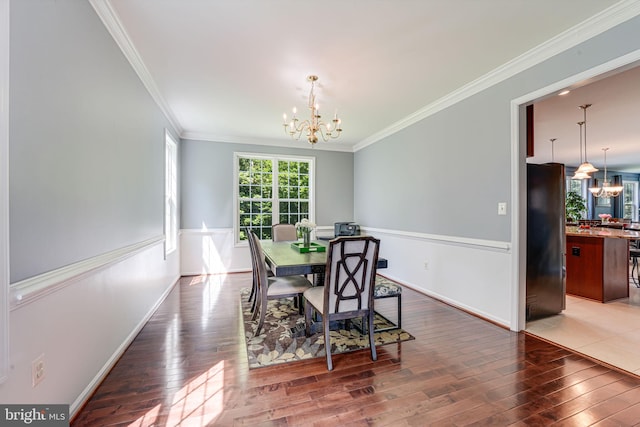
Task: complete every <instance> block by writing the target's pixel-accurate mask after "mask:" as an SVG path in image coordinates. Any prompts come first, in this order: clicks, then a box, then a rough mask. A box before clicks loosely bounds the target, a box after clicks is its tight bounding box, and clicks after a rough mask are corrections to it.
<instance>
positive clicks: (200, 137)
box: [180, 131, 353, 153]
mask: <svg viewBox="0 0 640 427" xmlns="http://www.w3.org/2000/svg"><path fill="white" fill-rule="evenodd" d="M180 137H181V139H192V140H197V141H209V142H225V143H229V144H251V145H266V146H269V147H285V148H296V149H302V150H321V151H342V152H347V153H353V146H352V145H349V144H341V143H339V142H318V143H316V145H315V146H311V145H309V144H308V143H307V142H306V141H302V140H300V141H295V140H290V139H284V138H283V139H265V138H261V139H258V138H249V137H238V136H228V135H213V134H209V133H201V132H189V131H185V132H183V134H182V135H181V136H180Z"/></svg>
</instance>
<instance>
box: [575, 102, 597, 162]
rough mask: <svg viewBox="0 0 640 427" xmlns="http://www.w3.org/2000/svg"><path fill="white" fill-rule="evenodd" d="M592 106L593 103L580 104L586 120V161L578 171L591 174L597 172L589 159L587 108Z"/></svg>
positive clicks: (584, 121)
mask: <svg viewBox="0 0 640 427" xmlns="http://www.w3.org/2000/svg"><path fill="white" fill-rule="evenodd" d="M589 107H591V104H584V105H580V106H579V107H578V108H582V112H583V114H584V120H583V121H582V123H583V124H584V162H583V163H582V164H580V166H579V167H578V170H577V172H584V173H586V174H590V173H593V172H597V171H598V169H596V168H595V167H594V166H593V165H592V164H591V163H589V160H587V108H589Z"/></svg>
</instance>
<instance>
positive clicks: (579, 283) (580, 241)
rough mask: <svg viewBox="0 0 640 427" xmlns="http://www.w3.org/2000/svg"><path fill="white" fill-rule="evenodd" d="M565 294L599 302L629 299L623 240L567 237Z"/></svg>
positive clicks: (627, 248)
mask: <svg viewBox="0 0 640 427" xmlns="http://www.w3.org/2000/svg"><path fill="white" fill-rule="evenodd" d="M566 265H567V280H566V286H567V293H568V294H571V295H576V296H580V297H584V298H590V299H593V300H596V301H600V302H607V301H611V300H614V299H619V298H626V297H628V296H629V243H628V240H627V239H624V238H607V237H597V236H592V235H589V236H575V235H567V254H566Z"/></svg>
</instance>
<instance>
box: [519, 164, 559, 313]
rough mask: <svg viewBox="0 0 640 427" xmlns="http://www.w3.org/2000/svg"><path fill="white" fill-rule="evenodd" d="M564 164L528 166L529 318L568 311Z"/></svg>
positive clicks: (527, 308)
mask: <svg viewBox="0 0 640 427" xmlns="http://www.w3.org/2000/svg"><path fill="white" fill-rule="evenodd" d="M565 185H566V184H565V175H564V165H562V164H559V163H546V164H543V165H536V164H527V285H526V289H527V299H526V319H527V320H534V319H539V318H542V317H547V316H551V315H554V314H558V313H560V312H561V311H562V310H564V309H565V275H566V274H565V272H566V270H565V251H566V243H565V213H564V209H565Z"/></svg>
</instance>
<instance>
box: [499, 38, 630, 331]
mask: <svg viewBox="0 0 640 427" xmlns="http://www.w3.org/2000/svg"><path fill="white" fill-rule="evenodd" d="M637 61H640V49H639V50H635V51H633V52H630V53H628V54H626V55H623V56H620V57H618V58H615V59H613V60H611V61H608V62H605V63H603V64H600V65H598V66H596V67H593V68H590V69H588V70H586V71H583V72H581V73H578V74H575V75H573V76H570V77H567V78H566V79H563V80H560V81H557V82H555V83H553V84H551V85H548V86H546V87H543V88H541V89H538V90H536V91H534V92H531V93H528V94H526V95H523V96H521V97H519V98H516V99H513V100H512V101H511V200H512V202H511V203H512V205H513V206H514V207H515V206H517V209H512V214H511V236H512V242H511V243H512V248H513V249H512V250H513V257H512V258H511V263H512V264H511V269H512V276H511V280H512V284H511V289H512V290H513V294H512V299H511V325H512V327H511V329H512V330H514V331H521V330H524V329H525V326H526V320H525V300H526V274H525V273H526V265H527V264H526V262H527V261H526V255H527V254H526V250H525V248H526V243H527V242H526V215H527V210H526V198H524V200H521V199H522V197H520V195H522V194H526V179H524V169H525V164H526V158H525V157H526V155H525V153H526V149H525V145H526V141H525V139H524V138H522V137H521V135H523V129H521V126H520V124H521V122H522V121H521V120H520V117H521V116H520V107H521V106H523V105H526V104H528V103H531V102H533V101H535V100H537V99H540V98H542V97H544V96H547V95H549V94H552V93H555V92H558V91H559V90H561V89H564V88H567V87H569V86H571V85H574V84H577V83H580V82H582V81H585V80H588V79H593V78H596V77H598V76H602V75H604V74H606V73H609V72H611V71H614V70H617V69H619V68H622V67H625V66H629V65H630V64H633V63H634V62H637Z"/></svg>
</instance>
